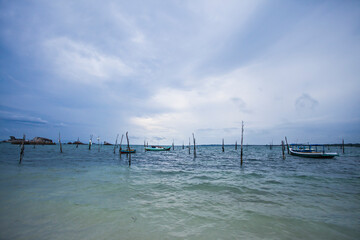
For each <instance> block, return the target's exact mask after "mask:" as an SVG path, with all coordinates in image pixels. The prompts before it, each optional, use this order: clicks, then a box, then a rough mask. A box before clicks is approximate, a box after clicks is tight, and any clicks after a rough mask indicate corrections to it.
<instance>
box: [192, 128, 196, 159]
mask: <svg viewBox="0 0 360 240" xmlns="http://www.w3.org/2000/svg"><path fill="white" fill-rule="evenodd" d="M192 135H193V139H194V158H196V143H195V135H194V133H193V134H192Z"/></svg>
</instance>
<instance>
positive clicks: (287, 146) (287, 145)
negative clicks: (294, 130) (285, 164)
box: [285, 136, 290, 154]
mask: <svg viewBox="0 0 360 240" xmlns="http://www.w3.org/2000/svg"><path fill="white" fill-rule="evenodd" d="M285 141H286V148H287V152H288V154H290V151H289V144H288V141H287V137H286V136H285Z"/></svg>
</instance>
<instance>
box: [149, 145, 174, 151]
mask: <svg viewBox="0 0 360 240" xmlns="http://www.w3.org/2000/svg"><path fill="white" fill-rule="evenodd" d="M170 148H171V147H162V146H151V147H146V148H145V151H170Z"/></svg>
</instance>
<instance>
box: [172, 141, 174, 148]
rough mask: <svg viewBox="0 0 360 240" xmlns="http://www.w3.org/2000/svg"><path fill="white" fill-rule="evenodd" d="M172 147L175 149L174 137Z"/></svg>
mask: <svg viewBox="0 0 360 240" xmlns="http://www.w3.org/2000/svg"><path fill="white" fill-rule="evenodd" d="M172 149H173V150H174V139H173V142H172Z"/></svg>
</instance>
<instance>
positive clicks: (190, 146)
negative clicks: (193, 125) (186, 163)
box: [189, 138, 191, 154]
mask: <svg viewBox="0 0 360 240" xmlns="http://www.w3.org/2000/svg"><path fill="white" fill-rule="evenodd" d="M190 148H191V145H190V138H189V154H190Z"/></svg>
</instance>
